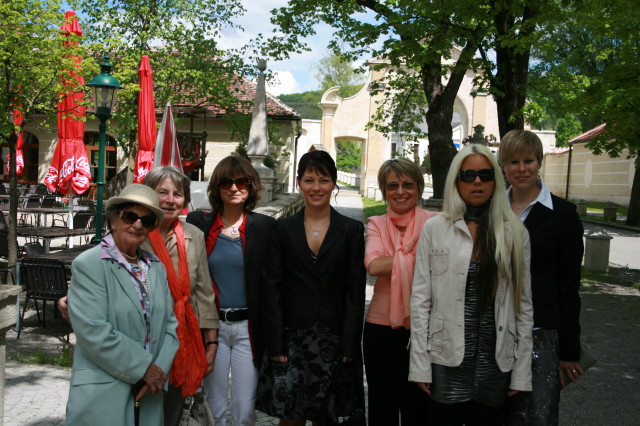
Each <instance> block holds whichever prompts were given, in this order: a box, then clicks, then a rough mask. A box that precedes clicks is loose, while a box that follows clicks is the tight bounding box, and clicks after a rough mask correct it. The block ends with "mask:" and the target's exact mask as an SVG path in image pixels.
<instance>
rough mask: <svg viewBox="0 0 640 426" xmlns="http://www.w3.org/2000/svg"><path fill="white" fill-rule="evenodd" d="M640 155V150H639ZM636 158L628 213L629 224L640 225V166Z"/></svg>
mask: <svg viewBox="0 0 640 426" xmlns="http://www.w3.org/2000/svg"><path fill="white" fill-rule="evenodd" d="M638 155H640V152H638ZM637 161H638V159H637V158H636V172H635V173H634V176H633V186H632V187H631V197H630V198H629V213H628V214H627V222H626V223H627V225H629V226H640V168H638V163H637Z"/></svg>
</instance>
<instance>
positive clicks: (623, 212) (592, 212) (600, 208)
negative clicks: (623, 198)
mask: <svg viewBox="0 0 640 426" xmlns="http://www.w3.org/2000/svg"><path fill="white" fill-rule="evenodd" d="M572 202H573V203H575V202H576V200H572ZM607 204H609V203H598V202H595V201H587V214H586V215H583V216H580V217H582V218H583V219H589V220H593V221H596V222H602V223H604V224H607V223H615V224H617V225H626V223H625V220H626V219H621V217H625V218H626V216H627V215H628V214H629V209H628V208H627V207H623V206H619V205H617V204H616V205H615V206H616V219H617V220H616V221H615V222H611V221H605V220H604V219H603V218H602V216H603V214H604V208H605V207H606V206H607Z"/></svg>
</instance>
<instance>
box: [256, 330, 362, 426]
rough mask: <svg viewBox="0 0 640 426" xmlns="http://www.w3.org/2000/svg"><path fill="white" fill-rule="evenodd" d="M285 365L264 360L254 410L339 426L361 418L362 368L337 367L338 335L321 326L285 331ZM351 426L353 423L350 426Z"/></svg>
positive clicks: (357, 364) (355, 365)
mask: <svg viewBox="0 0 640 426" xmlns="http://www.w3.org/2000/svg"><path fill="white" fill-rule="evenodd" d="M285 339H286V342H287V350H288V353H287V357H288V359H289V361H288V362H287V363H280V362H276V361H273V360H272V359H270V358H268V357H267V358H266V359H265V360H264V362H263V363H262V368H261V369H260V378H259V382H258V391H257V394H256V408H257V409H258V410H260V411H262V412H264V413H266V414H268V415H270V416H273V417H279V418H287V419H307V420H312V421H319V422H321V424H340V423H342V422H343V421H344V420H345V419H349V418H351V417H354V416H357V417H360V415H361V416H362V418H363V419H364V386H363V381H362V364H361V363H360V362H350V363H346V364H343V363H342V360H341V358H342V354H341V353H340V352H341V351H340V340H339V337H338V335H337V333H336V332H335V331H333V330H331V329H329V328H328V327H326V326H323V325H321V324H315V325H314V326H313V327H311V328H306V329H292V328H285ZM354 424H355V423H354Z"/></svg>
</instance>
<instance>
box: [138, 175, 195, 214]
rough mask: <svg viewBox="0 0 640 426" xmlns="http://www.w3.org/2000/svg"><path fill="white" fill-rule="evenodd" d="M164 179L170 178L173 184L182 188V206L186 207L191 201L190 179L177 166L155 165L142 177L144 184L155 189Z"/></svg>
mask: <svg viewBox="0 0 640 426" xmlns="http://www.w3.org/2000/svg"><path fill="white" fill-rule="evenodd" d="M165 179H170V180H171V182H173V184H174V185H175V186H177V187H178V188H180V190H182V193H183V195H184V206H185V207H187V206H188V205H189V203H190V202H191V179H190V178H189V176H187V175H185V174H184V173H183V172H182V171H180V169H179V168H177V167H175V166H163V167H155V168H153V169H151V170H150V171H149V173H147V175H146V176H145V177H144V184H145V185H147V186H148V187H151V188H153V189H154V190H155V189H156V187H157V186H158V185H160V182H163V181H164V180H165Z"/></svg>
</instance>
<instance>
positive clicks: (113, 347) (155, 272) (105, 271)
mask: <svg viewBox="0 0 640 426" xmlns="http://www.w3.org/2000/svg"><path fill="white" fill-rule="evenodd" d="M101 251H102V248H101V246H100V245H98V246H97V247H95V248H92V249H90V250H88V251H86V252H85V253H83V254H82V255H80V256H78V258H77V259H76V260H75V261H74V262H73V265H72V279H71V286H70V287H69V316H70V317H71V323H72V324H73V328H74V331H75V333H76V339H77V343H76V347H75V351H74V357H73V370H72V373H71V386H70V390H69V400H68V403H67V419H66V424H68V425H92V426H94V425H110V426H111V425H133V424H134V412H133V397H132V395H131V385H132V384H134V383H136V382H138V381H139V380H140V379H141V378H142V376H143V375H144V373H145V372H146V370H147V367H149V365H150V364H151V363H152V362H153V363H155V364H157V365H158V366H159V367H160V368H162V370H163V371H164V372H165V373H166V374H167V375H169V368H170V367H171V363H172V361H173V357H174V355H175V353H176V351H177V349H178V338H177V336H176V326H177V321H176V318H175V316H174V314H173V302H172V299H171V294H170V293H169V288H168V285H167V278H166V272H165V269H164V266H163V265H162V263H161V262H159V261H158V260H157V258H156V259H155V260H154V261H151V266H150V267H149V272H148V279H149V289H150V291H149V293H150V299H151V300H150V304H151V318H150V328H151V352H149V351H147V350H145V349H144V346H143V344H144V338H145V335H146V327H145V322H144V317H143V311H142V307H141V304H140V299H139V297H138V294H137V293H136V290H135V288H134V284H133V283H132V281H131V275H130V274H129V272H128V271H127V270H126V268H125V267H124V266H123V265H121V264H120V263H118V262H117V261H116V260H114V259H111V258H104V259H103V258H101ZM151 256H152V257H154V258H155V256H153V255H151ZM162 403H163V396H162V394H155V395H152V394H147V395H145V396H144V397H143V398H142V400H141V404H140V424H141V425H162V424H163V410H162Z"/></svg>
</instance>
